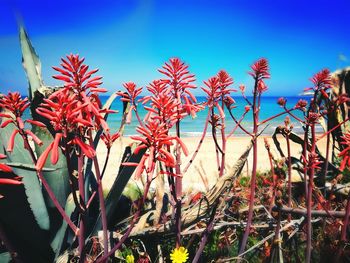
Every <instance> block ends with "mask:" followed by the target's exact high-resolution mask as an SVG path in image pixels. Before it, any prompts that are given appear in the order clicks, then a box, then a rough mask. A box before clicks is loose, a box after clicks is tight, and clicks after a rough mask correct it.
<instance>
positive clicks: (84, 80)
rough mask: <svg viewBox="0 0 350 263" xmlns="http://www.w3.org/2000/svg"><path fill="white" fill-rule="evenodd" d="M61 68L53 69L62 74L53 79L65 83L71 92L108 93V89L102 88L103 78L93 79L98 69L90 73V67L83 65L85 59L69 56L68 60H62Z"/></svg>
mask: <svg viewBox="0 0 350 263" xmlns="http://www.w3.org/2000/svg"><path fill="white" fill-rule="evenodd" d="M61 60H62V63H61V66H62V68H59V67H53V69H54V70H56V71H58V72H59V73H61V74H60V75H55V76H53V78H55V79H58V80H62V81H64V87H65V89H68V90H71V91H73V92H74V93H76V94H79V93H80V92H87V93H88V92H97V93H99V92H106V91H107V90H106V89H103V88H100V87H99V86H100V85H101V84H102V81H101V79H102V77H93V78H91V77H92V75H93V74H95V73H96V72H97V71H98V69H94V70H91V71H88V69H89V66H87V65H85V64H83V62H84V60H85V59H84V58H79V55H72V54H71V55H69V56H67V59H64V58H62V59H61Z"/></svg>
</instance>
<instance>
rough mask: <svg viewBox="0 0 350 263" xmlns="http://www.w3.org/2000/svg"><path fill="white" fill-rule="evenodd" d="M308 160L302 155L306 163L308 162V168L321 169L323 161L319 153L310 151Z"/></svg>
mask: <svg viewBox="0 0 350 263" xmlns="http://www.w3.org/2000/svg"><path fill="white" fill-rule="evenodd" d="M308 157H309V158H308V160H306V158H305V156H302V158H303V160H304V163H305V164H306V166H307V168H308V169H311V168H313V169H321V166H320V164H321V163H322V161H320V160H319V156H318V154H317V153H309V155H308Z"/></svg>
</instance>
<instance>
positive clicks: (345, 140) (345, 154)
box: [338, 132, 350, 171]
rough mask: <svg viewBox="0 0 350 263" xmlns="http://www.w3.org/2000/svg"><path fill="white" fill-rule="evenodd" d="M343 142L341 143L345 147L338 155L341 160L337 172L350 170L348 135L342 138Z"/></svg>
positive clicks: (349, 135)
mask: <svg viewBox="0 0 350 263" xmlns="http://www.w3.org/2000/svg"><path fill="white" fill-rule="evenodd" d="M342 139H343V141H342V142H341V144H342V145H344V146H345V148H344V149H343V150H342V151H341V152H340V153H339V155H338V156H339V157H341V158H342V161H341V163H340V167H339V170H340V171H343V170H344V169H345V167H348V168H350V133H349V132H348V133H346V134H345V135H344V136H343V137H342Z"/></svg>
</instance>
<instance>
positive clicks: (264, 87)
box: [257, 80, 267, 93]
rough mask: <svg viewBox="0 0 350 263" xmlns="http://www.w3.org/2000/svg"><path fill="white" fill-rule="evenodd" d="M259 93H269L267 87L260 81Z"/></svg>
mask: <svg viewBox="0 0 350 263" xmlns="http://www.w3.org/2000/svg"><path fill="white" fill-rule="evenodd" d="M257 91H258V93H263V92H265V91H267V86H266V84H265V82H264V81H263V80H259V81H258V86H257Z"/></svg>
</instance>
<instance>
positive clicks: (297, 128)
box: [101, 96, 322, 137]
mask: <svg viewBox="0 0 350 263" xmlns="http://www.w3.org/2000/svg"><path fill="white" fill-rule="evenodd" d="M278 98H279V97H262V100H261V111H260V121H262V120H264V119H267V118H269V117H270V116H273V115H275V114H277V113H280V112H282V111H283V109H282V108H281V107H280V106H279V105H278V104H277V99H278ZM285 98H286V99H287V107H288V108H292V107H293V106H294V105H295V104H296V103H297V102H298V100H299V99H305V100H307V101H309V100H310V97H300V96H299V97H285ZM107 99H108V97H102V98H101V101H102V102H105V101H106V100H107ZM233 99H234V100H235V101H236V104H235V105H236V108H234V109H233V110H232V113H233V115H234V116H235V117H236V119H239V118H240V117H241V116H242V114H243V112H244V107H245V106H246V105H247V103H246V101H245V100H244V98H242V97H233ZM249 99H251V98H249ZM197 101H198V102H199V103H201V102H205V101H206V97H204V96H198V97H197ZM112 109H113V110H119V111H120V112H119V113H117V114H111V115H109V117H108V120H107V121H108V124H109V126H110V128H111V130H112V131H116V130H117V129H118V128H119V125H120V121H121V118H122V114H121V113H122V109H123V105H122V102H121V101H120V100H119V98H117V99H116V100H115V101H114V103H113V105H112ZM138 111H139V115H140V117H141V118H143V117H144V116H145V115H146V113H147V111H146V110H145V109H144V108H143V107H142V104H141V103H139V105H138ZM207 113H208V109H207V108H206V109H204V110H202V111H200V112H198V113H197V117H196V118H194V119H193V118H192V117H191V116H187V117H186V118H184V119H183V120H181V136H183V137H195V136H200V135H201V134H202V132H203V128H204V123H205V119H206V117H207ZM293 113H294V114H295V115H296V116H298V117H299V118H301V119H304V117H303V113H302V112H301V111H300V110H295V111H294V112H293ZM225 115H226V133H227V134H228V133H230V131H231V130H232V129H233V128H234V127H235V123H234V121H233V120H232V118H231V116H230V115H229V113H228V112H227V110H225ZM285 117H286V114H284V115H282V116H279V117H277V118H276V119H273V120H271V121H270V122H268V123H267V124H268V126H267V128H266V129H265V130H264V132H263V134H266V135H271V134H272V133H273V132H274V130H275V128H276V127H277V126H279V125H283V124H284V119H285ZM291 121H292V123H293V125H294V128H293V131H294V132H295V133H302V132H303V129H302V125H301V124H300V123H299V122H298V121H296V120H294V119H293V118H291ZM137 125H138V122H137V119H136V117H135V115H133V117H132V122H131V123H130V124H128V125H126V127H125V135H126V136H128V135H134V134H135V128H136V127H137ZM242 126H244V127H245V128H246V129H247V130H248V131H251V130H252V129H253V116H252V111H250V112H249V113H248V114H247V115H246V116H245V119H244V120H243V122H242ZM265 126H266V125H262V127H261V128H263V127H265ZM317 131H318V132H320V131H322V128H321V127H320V126H318V127H317ZM172 132H174V131H172ZM210 134H211V128H210V126H209V127H208V131H207V136H209V135H210ZM234 135H236V136H244V135H245V133H244V132H243V131H241V130H240V129H239V128H238V129H237V130H236V131H235V133H234Z"/></svg>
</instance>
